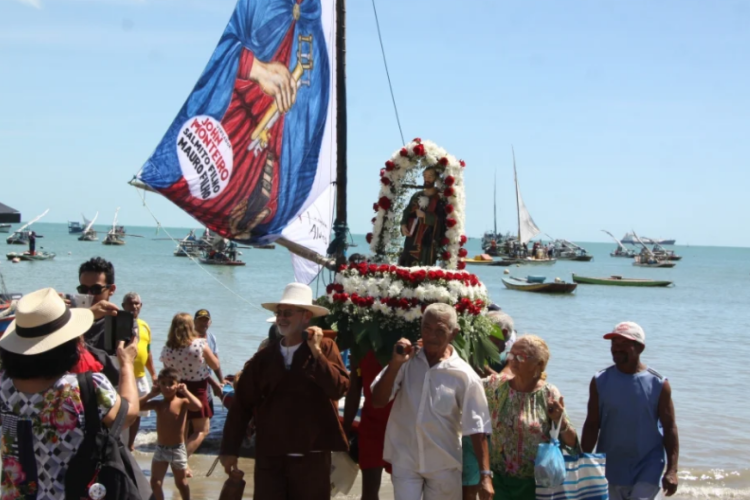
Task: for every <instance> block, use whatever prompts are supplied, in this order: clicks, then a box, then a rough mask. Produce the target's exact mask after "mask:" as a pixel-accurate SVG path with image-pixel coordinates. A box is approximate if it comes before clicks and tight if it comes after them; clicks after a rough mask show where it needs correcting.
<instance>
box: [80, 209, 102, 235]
mask: <svg viewBox="0 0 750 500" xmlns="http://www.w3.org/2000/svg"><path fill="white" fill-rule="evenodd" d="M97 217H99V212H96V215H95V216H94V218H93V219H91V220H90V221H88V224H87V225H86V228H85V229H84V230H83V232H84V234H85V233H88V232H89V231H90V230H91V228H92V227H93V225H94V222H96V218H97ZM83 220H86V217H84V218H83Z"/></svg>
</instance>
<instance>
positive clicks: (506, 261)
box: [490, 258, 520, 267]
mask: <svg viewBox="0 0 750 500" xmlns="http://www.w3.org/2000/svg"><path fill="white" fill-rule="evenodd" d="M519 262H520V260H519V259H513V258H505V259H501V260H496V261H493V262H492V263H491V264H490V265H491V266H501V267H508V266H512V265H513V264H518V263H519Z"/></svg>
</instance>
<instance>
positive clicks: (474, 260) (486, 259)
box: [461, 253, 495, 266]
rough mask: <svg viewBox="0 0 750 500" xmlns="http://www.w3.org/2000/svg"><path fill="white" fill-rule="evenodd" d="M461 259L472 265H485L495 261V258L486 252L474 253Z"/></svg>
mask: <svg viewBox="0 0 750 500" xmlns="http://www.w3.org/2000/svg"><path fill="white" fill-rule="evenodd" d="M461 260H462V262H465V263H466V265H472V266H477V265H478V266H487V265H492V264H493V263H494V262H495V260H494V259H493V258H492V257H490V256H489V255H488V254H486V253H484V254H482V255H475V256H474V257H465V258H463V259H461Z"/></svg>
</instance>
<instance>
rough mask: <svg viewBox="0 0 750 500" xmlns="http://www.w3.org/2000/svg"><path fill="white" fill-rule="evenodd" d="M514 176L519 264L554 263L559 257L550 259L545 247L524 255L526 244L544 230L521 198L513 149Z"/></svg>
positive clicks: (517, 258)
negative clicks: (534, 253)
mask: <svg viewBox="0 0 750 500" xmlns="http://www.w3.org/2000/svg"><path fill="white" fill-rule="evenodd" d="M511 150H512V151H513V177H514V179H515V182H516V210H517V211H518V244H519V245H520V246H521V248H520V249H519V250H520V252H521V253H520V254H518V255H517V256H516V260H517V263H518V264H532V265H552V264H554V263H555V262H557V259H550V258H549V257H547V256H546V254H543V252H544V249H539V250H538V251H537V254H536V255H531V256H526V255H524V253H525V252H523V249H524V248H526V244H527V243H528V242H529V241H531V239H532V238H533V237H534V236H536V235H537V234H539V233H541V232H542V231H541V230H540V229H539V227H537V225H536V223H535V222H534V219H532V218H531V214H529V211H528V209H527V208H526V205H525V204H524V202H523V198H521V190H520V189H519V187H518V171H517V169H516V152H515V150H513V149H512V148H511Z"/></svg>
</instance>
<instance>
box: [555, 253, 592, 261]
mask: <svg viewBox="0 0 750 500" xmlns="http://www.w3.org/2000/svg"><path fill="white" fill-rule="evenodd" d="M557 258H558V260H570V261H573V262H591V261H592V260H594V256H593V255H588V254H580V255H572V256H567V255H559V256H558V257H557Z"/></svg>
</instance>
